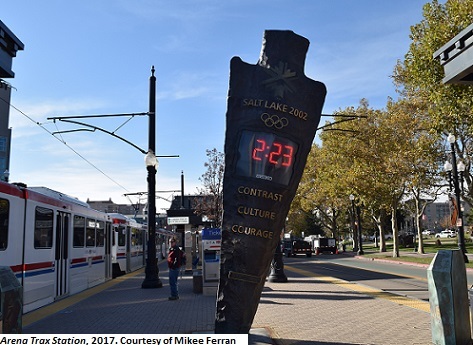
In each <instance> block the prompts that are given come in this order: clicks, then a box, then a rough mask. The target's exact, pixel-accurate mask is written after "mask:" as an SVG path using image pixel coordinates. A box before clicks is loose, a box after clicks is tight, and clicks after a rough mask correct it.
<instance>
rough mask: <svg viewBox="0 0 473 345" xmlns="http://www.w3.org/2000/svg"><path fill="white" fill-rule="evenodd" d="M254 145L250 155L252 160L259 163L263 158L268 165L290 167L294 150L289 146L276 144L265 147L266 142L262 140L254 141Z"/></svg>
mask: <svg viewBox="0 0 473 345" xmlns="http://www.w3.org/2000/svg"><path fill="white" fill-rule="evenodd" d="M256 143H257V144H256V147H255V148H254V149H253V154H252V158H253V159H254V160H256V161H261V160H263V158H267V159H268V162H269V163H271V164H274V165H276V166H277V165H281V166H283V167H289V166H291V164H292V159H293V153H294V148H293V147H292V146H291V145H283V144H280V143H277V142H273V143H272V144H271V145H267V143H266V140H263V139H256Z"/></svg>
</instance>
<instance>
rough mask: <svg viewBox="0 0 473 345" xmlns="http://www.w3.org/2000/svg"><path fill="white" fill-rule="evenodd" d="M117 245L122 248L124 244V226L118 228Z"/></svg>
mask: <svg viewBox="0 0 473 345" xmlns="http://www.w3.org/2000/svg"><path fill="white" fill-rule="evenodd" d="M117 232H118V245H119V246H121V247H123V246H124V245H125V244H126V230H125V226H123V225H119V226H118V231H117Z"/></svg>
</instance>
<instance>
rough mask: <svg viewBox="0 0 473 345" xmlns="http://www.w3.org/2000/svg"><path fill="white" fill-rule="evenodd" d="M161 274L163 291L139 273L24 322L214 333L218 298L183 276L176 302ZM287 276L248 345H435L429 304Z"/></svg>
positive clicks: (44, 327)
mask: <svg viewBox="0 0 473 345" xmlns="http://www.w3.org/2000/svg"><path fill="white" fill-rule="evenodd" d="M159 268H160V273H159V276H160V280H161V281H162V283H163V287H162V288H157V289H142V288H141V283H142V281H143V279H144V270H139V271H137V272H134V273H132V274H128V275H126V276H122V277H119V278H117V279H114V280H112V281H109V282H107V283H105V284H102V285H100V286H98V287H95V288H92V289H89V290H87V291H85V292H82V293H80V294H77V295H73V296H70V297H68V298H66V299H63V300H60V301H57V302H56V303H54V304H52V305H49V306H47V307H44V308H41V309H39V310H36V311H33V312H31V313H28V314H26V315H24V317H23V333H24V334H193V333H209V334H210V333H213V329H214V318H215V304H216V303H215V296H212V295H205V294H201V293H194V284H193V276H192V275H188V274H183V275H182V278H180V280H179V284H180V285H179V290H180V298H179V300H176V301H170V300H168V296H169V293H170V289H169V284H168V279H167V268H166V267H165V263H160V265H159ZM285 273H286V275H287V277H288V282H286V283H271V282H267V283H266V285H265V288H264V290H263V294H262V297H261V301H260V304H259V307H258V311H257V313H256V316H255V320H254V322H253V326H252V330H251V332H250V335H249V344H252V345H253V344H254V345H260V344H279V345H289V344H297V345H308V344H314V345H321V344H328V345H343V344H376V345H384V344H386V345H388V344H389V345H393V344H402V345H405V344H431V339H432V336H431V330H430V308H429V304H428V303H427V302H425V301H420V300H412V299H408V298H404V297H401V296H399V295H396V296H394V295H390V294H387V293H385V292H383V291H379V290H375V289H372V288H369V287H366V286H363V285H359V284H353V283H350V282H347V281H343V280H340V279H336V278H332V277H330V276H320V275H316V274H313V273H311V272H309V271H308V270H304V269H300V268H296V267H295V266H291V264H290V263H285Z"/></svg>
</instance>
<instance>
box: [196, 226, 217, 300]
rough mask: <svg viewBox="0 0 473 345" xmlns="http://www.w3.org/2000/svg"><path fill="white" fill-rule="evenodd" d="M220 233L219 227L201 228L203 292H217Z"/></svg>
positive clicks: (209, 293) (210, 293)
mask: <svg viewBox="0 0 473 345" xmlns="http://www.w3.org/2000/svg"><path fill="white" fill-rule="evenodd" d="M221 241H222V233H221V230H220V229H216V228H213V229H202V232H201V243H202V252H201V253H202V275H203V284H202V285H203V293H204V294H207V295H213V294H216V292H217V286H218V282H219V279H220V245H221Z"/></svg>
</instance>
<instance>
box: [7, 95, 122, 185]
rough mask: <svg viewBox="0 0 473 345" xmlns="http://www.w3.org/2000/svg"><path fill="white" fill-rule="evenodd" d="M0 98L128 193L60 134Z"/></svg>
mask: <svg viewBox="0 0 473 345" xmlns="http://www.w3.org/2000/svg"><path fill="white" fill-rule="evenodd" d="M0 100H2V101H4V102H5V103H7V104H8V105H9V106H10V107H11V108H13V109H15V110H16V111H17V112H19V113H20V114H21V115H23V116H24V117H26V118H27V119H28V120H30V121H31V122H33V123H34V124H36V125H37V126H39V127H40V128H41V129H43V130H44V131H46V132H47V133H48V134H50V135H51V136H52V137H53V138H55V139H56V140H58V141H59V142H61V143H62V144H64V145H65V146H66V147H67V148H68V149H69V150H71V151H72V152H73V153H74V154H76V155H77V156H78V157H79V158H81V159H82V160H84V161H85V162H86V163H87V164H89V165H90V166H91V167H92V168H94V169H95V170H97V171H98V172H100V173H101V174H102V175H103V176H105V177H106V178H107V179H109V180H110V181H111V182H113V183H114V184H115V185H117V186H118V187H120V188H121V189H123V190H124V191H126V192H127V193H129V190H128V189H127V188H126V187H124V186H123V185H122V184H120V183H119V182H118V181H116V180H114V179H113V178H112V177H111V176H109V175H107V173H105V172H104V171H103V170H102V169H100V168H99V167H98V166H96V165H95V164H94V163H92V162H91V161H90V160H88V159H87V158H86V157H84V156H83V155H82V154H81V153H79V152H78V151H77V150H75V149H74V148H73V147H72V146H70V145H69V144H68V143H67V142H66V141H65V140H64V139H63V138H62V136H61V137H60V138H58V137H57V136H55V135H54V134H53V132H51V131H50V130H48V129H47V128H46V127H45V126H44V125H43V124H42V123H40V122H38V121H35V120H34V119H33V118H32V117H31V116H29V115H27V114H26V113H24V112H23V111H21V110H20V109H19V108H17V107H15V106H14V105H13V104H11V103H8V102H7V101H6V100H4V99H2V98H0Z"/></svg>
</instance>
